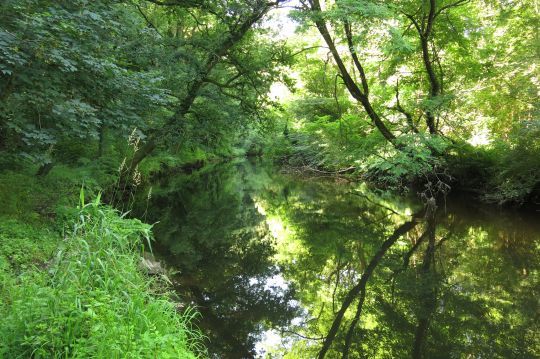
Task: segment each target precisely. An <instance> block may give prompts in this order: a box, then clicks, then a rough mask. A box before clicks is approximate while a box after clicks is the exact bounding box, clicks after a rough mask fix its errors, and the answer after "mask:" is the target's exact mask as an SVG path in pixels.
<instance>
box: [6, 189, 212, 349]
mask: <svg viewBox="0 0 540 359" xmlns="http://www.w3.org/2000/svg"><path fill="white" fill-rule="evenodd" d="M59 217H60V218H59V219H58V221H61V222H62V224H63V228H64V229H65V230H64V233H63V238H62V237H60V236H58V235H56V236H54V235H53V234H52V233H53V232H51V231H52V230H51V231H50V230H48V229H43V230H33V229H31V228H29V227H28V226H27V225H25V224H23V223H21V222H17V221H16V220H12V219H10V220H5V221H4V220H2V219H0V221H2V226H1V228H2V230H1V231H0V240H1V242H0V243H1V247H0V250H1V253H0V283H1V284H0V299H1V300H0V316H1V317H2V321H1V322H0V338H2V340H1V341H0V357H2V358H29V357H32V358H60V357H62V358H67V357H69V358H195V357H197V354H196V353H199V354H200V353H202V352H203V351H202V350H203V349H202V347H201V346H200V343H201V341H200V337H201V334H200V333H199V331H198V330H197V329H194V328H193V327H191V326H190V322H191V319H192V318H193V316H194V315H195V312H194V311H192V310H184V311H182V312H181V311H180V309H179V307H178V305H177V304H175V303H174V302H173V301H172V300H171V299H170V297H169V296H168V294H167V292H166V287H165V285H164V284H163V283H161V282H160V281H159V280H157V279H152V278H150V277H149V276H147V275H146V274H145V273H144V272H143V271H142V270H141V268H140V252H141V250H143V241H149V240H150V238H151V226H150V225H147V224H144V223H142V222H140V221H139V220H137V219H126V218H123V217H122V216H120V215H119V213H118V212H117V211H115V210H114V209H112V208H110V207H106V206H103V205H101V204H100V203H99V197H98V199H97V200H95V201H93V202H92V203H88V204H84V195H82V196H81V205H80V206H79V207H78V208H77V209H76V210H75V209H72V210H65V211H63V212H62V213H61V215H60V216H59ZM40 239H41V240H40ZM51 253H56V254H55V255H53V256H52V257H51Z"/></svg>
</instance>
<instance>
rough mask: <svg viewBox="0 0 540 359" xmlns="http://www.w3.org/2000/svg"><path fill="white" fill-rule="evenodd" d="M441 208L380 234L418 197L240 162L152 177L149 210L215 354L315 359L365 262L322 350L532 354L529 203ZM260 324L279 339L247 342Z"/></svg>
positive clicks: (534, 219) (539, 231)
mask: <svg viewBox="0 0 540 359" xmlns="http://www.w3.org/2000/svg"><path fill="white" fill-rule="evenodd" d="M139 202H140V203H141V204H140V205H141V207H144V206H146V203H144V204H142V202H144V201H142V200H141V201H139ZM439 207H440V208H439V211H438V212H437V214H436V216H435V218H434V220H433V221H426V220H420V221H419V222H418V223H417V224H415V225H414V226H413V228H410V229H409V230H408V231H407V233H406V234H404V235H403V236H401V237H399V238H397V239H396V240H395V241H392V242H391V243H390V242H388V241H387V239H388V238H389V237H390V236H391V234H392V233H393V232H394V230H396V229H397V228H399V227H400V226H402V225H403V224H404V223H407V221H410V219H411V214H413V213H416V212H418V211H419V210H420V209H421V206H420V205H419V204H418V203H414V202H412V201H410V200H406V199H404V198H400V197H398V196H395V195H394V196H392V195H390V194H385V195H381V194H376V193H373V192H370V191H369V190H368V189H367V188H366V186H364V185H358V184H349V183H344V182H340V181H336V180H333V179H309V180H306V179H300V178H295V177H292V176H287V175H283V174H281V173H279V172H278V171H276V170H275V169H273V168H272V167H269V166H264V165H261V164H253V163H249V162H241V163H231V164H226V165H219V166H216V167H214V168H210V167H208V168H205V169H203V170H202V171H199V172H196V173H194V174H191V175H189V176H188V175H181V176H176V177H174V178H172V179H169V180H168V181H166V182H165V181H164V182H162V183H157V184H155V185H154V187H153V194H152V198H151V199H150V202H149V203H148V218H147V220H148V221H151V222H152V221H159V223H158V224H156V226H155V234H156V239H157V243H156V248H155V249H156V251H157V252H158V253H159V254H160V256H161V257H162V258H163V259H164V260H165V261H166V262H167V263H168V264H169V265H170V266H172V267H173V268H175V269H176V270H177V273H176V274H175V275H174V276H173V281H174V283H175V289H176V291H177V293H178V295H179V296H180V298H181V300H182V301H184V302H188V303H192V304H195V305H196V306H197V307H198V308H199V311H200V312H201V314H202V318H201V319H200V322H199V325H200V327H201V328H202V329H203V331H204V332H205V333H206V334H207V336H208V337H209V340H208V343H207V344H208V348H209V351H210V353H212V354H213V355H214V356H215V357H220V358H249V357H254V356H256V355H257V350H256V349H260V348H262V347H266V348H265V349H266V354H264V355H265V356H267V357H287V358H314V357H316V356H317V355H318V353H319V352H320V350H321V347H323V342H324V340H323V339H322V338H324V337H326V336H327V335H328V333H329V331H330V328H331V327H332V324H333V323H334V324H335V322H336V317H337V316H338V313H339V312H340V309H341V308H342V306H343V303H346V301H347V297H348V296H350V295H351V292H352V291H354V289H355V287H358V285H359V283H361V281H362V275H363V274H364V276H366V272H369V271H370V270H369V269H368V268H370V266H371V267H372V269H373V271H372V274H370V275H369V276H367V277H368V278H367V280H366V283H364V284H365V286H364V288H363V289H362V290H360V292H359V293H358V294H357V295H355V296H353V299H352V302H351V303H350V305H349V306H348V307H347V310H346V311H344V315H343V319H342V320H341V321H339V326H338V327H339V328H338V330H337V332H336V335H335V338H334V339H333V340H332V341H331V343H329V345H328V348H329V350H328V352H327V353H326V357H328V358H339V357H342V355H343V353H344V352H347V353H348V354H349V357H350V358H364V357H365V358H406V357H426V358H497V357H499V358H532V357H535V356H537V355H538V354H540V348H539V342H540V341H539V338H538V334H537V333H538V332H539V331H538V329H539V328H538V324H537V323H538V298H539V296H538V294H539V293H538V264H539V263H538V247H539V243H540V225H539V221H538V217H539V216H538V213H532V214H529V215H527V214H520V213H515V212H502V211H498V210H495V209H490V208H487V207H477V206H474V204H473V201H472V200H471V199H461V200H456V199H454V200H452V201H451V200H450V199H448V202H447V203H441V204H440V206H439ZM143 210H144V209H143V208H141V209H139V212H140V213H142V212H143ZM385 241H386V242H385ZM387 242H388V243H387ZM385 243H386V244H388V248H384V246H385ZM382 249H383V250H382ZM377 253H379V254H380V258H378V257H377V256H378V255H377ZM374 258H375V259H376V260H374ZM361 298H363V299H364V300H363V302H362V305H361V308H360V309H359V302H360V300H361ZM355 317H356V319H355ZM351 324H352V325H351ZM270 328H273V329H274V330H276V331H277V332H278V333H280V338H281V340H280V343H259V344H257V342H258V341H259V337H260V336H261V334H262V333H263V332H264V331H265V330H268V329H270ZM265 344H266V345H265ZM327 344H328V343H327ZM259 355H260V356H264V355H263V354H259Z"/></svg>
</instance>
